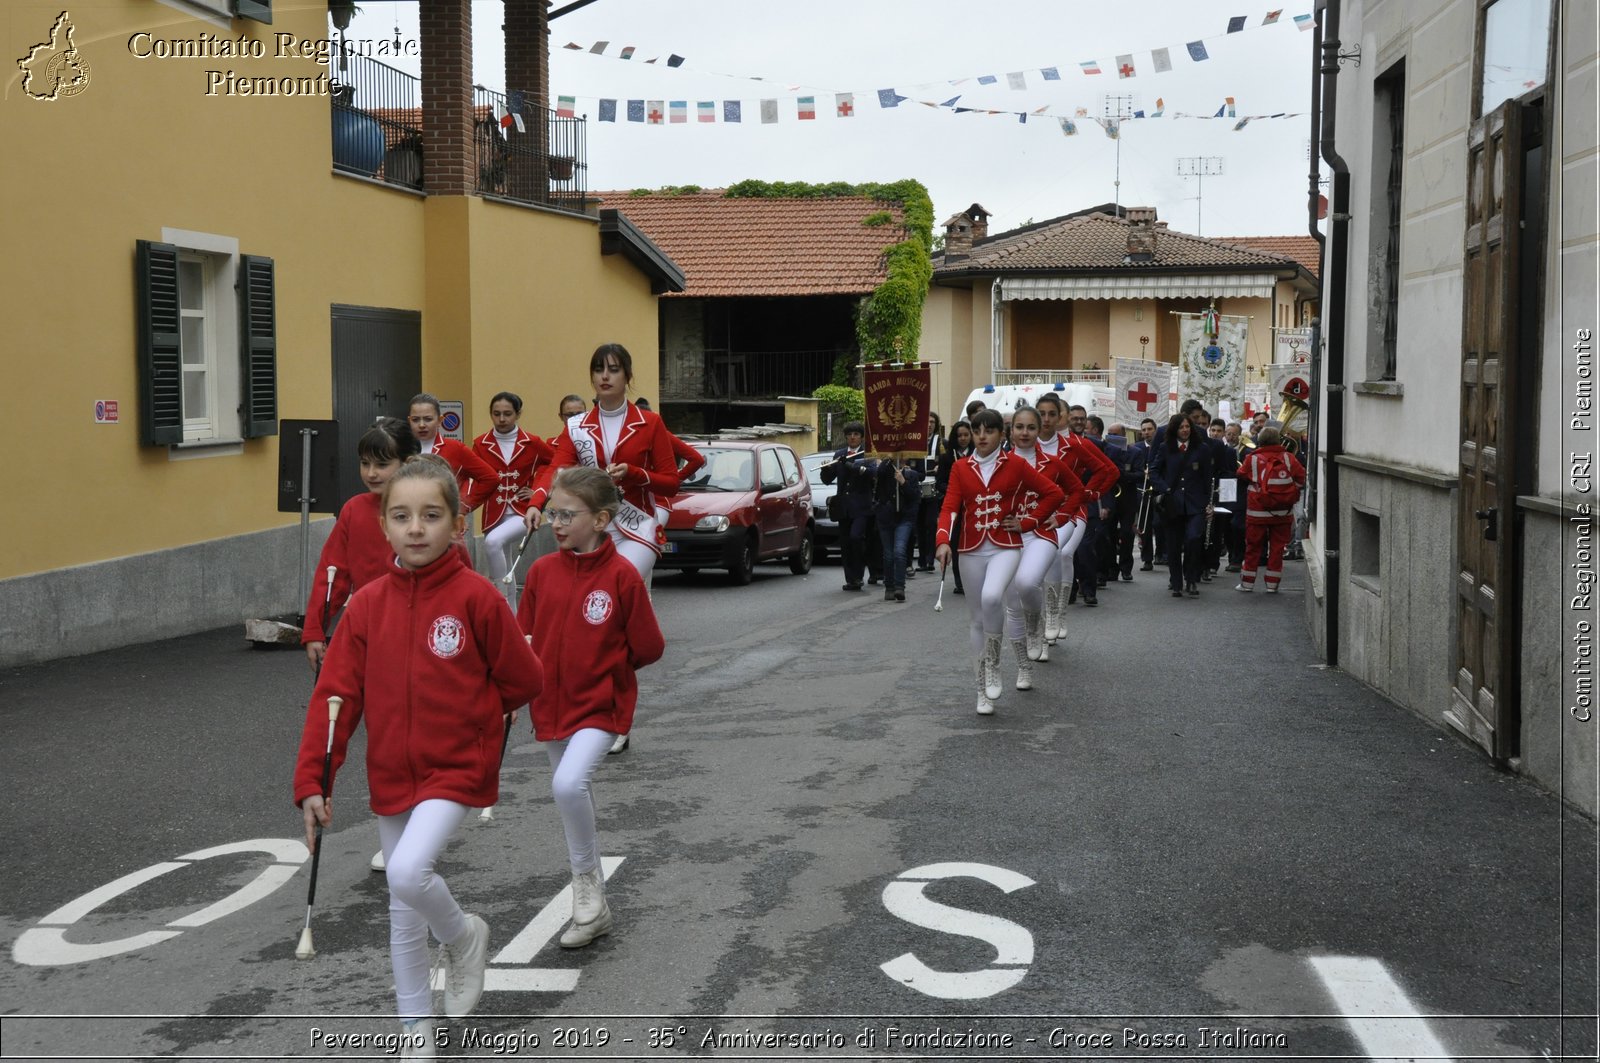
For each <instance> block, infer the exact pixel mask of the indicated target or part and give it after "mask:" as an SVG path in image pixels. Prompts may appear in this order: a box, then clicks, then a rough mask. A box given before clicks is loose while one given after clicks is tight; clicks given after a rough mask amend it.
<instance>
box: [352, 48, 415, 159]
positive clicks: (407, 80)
mask: <svg viewBox="0 0 1600 1063" xmlns="http://www.w3.org/2000/svg"><path fill="white" fill-rule="evenodd" d="M336 80H337V82H338V87H337V88H336V89H335V90H334V92H333V166H334V169H336V170H341V171H343V172H345V173H354V174H360V175H361V176H362V177H373V178H377V179H378V180H380V181H387V182H389V183H390V184H397V185H405V186H406V187H407V188H416V189H420V188H421V187H422V82H421V79H419V78H416V77H413V76H412V75H410V74H407V73H406V72H405V71H403V70H396V69H395V68H394V67H392V66H388V65H386V64H384V63H380V62H378V61H377V60H376V59H368V58H367V57H366V56H364V55H341V56H340V58H339V69H338V72H337V75H336Z"/></svg>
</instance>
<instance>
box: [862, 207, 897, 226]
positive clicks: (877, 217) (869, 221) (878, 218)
mask: <svg viewBox="0 0 1600 1063" xmlns="http://www.w3.org/2000/svg"><path fill="white" fill-rule="evenodd" d="M893 222H894V215H893V214H891V213H889V212H888V211H886V210H880V211H878V212H877V213H876V214H868V215H867V216H866V217H865V218H862V219H861V224H862V225H863V226H864V227H865V228H868V229H876V228H878V227H879V226H881V225H890V224H893Z"/></svg>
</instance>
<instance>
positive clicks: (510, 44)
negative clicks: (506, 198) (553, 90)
mask: <svg viewBox="0 0 1600 1063" xmlns="http://www.w3.org/2000/svg"><path fill="white" fill-rule="evenodd" d="M505 13H506V21H505V25H504V26H503V27H502V28H503V30H504V33H505V44H506V94H507V96H510V95H511V94H512V93H514V92H517V91H520V92H521V93H522V97H523V106H522V116H523V118H524V119H525V120H526V122H527V126H528V128H527V131H526V132H524V133H518V132H517V131H516V129H515V128H513V129H508V130H507V131H506V133H507V140H508V141H509V143H510V146H511V158H510V159H509V160H508V163H509V165H508V173H507V175H506V186H507V191H508V192H509V193H510V194H511V195H512V196H514V197H515V198H517V199H521V200H525V201H531V202H536V203H545V202H548V201H549V198H550V182H549V177H548V173H549V170H548V162H547V160H548V158H549V155H550V123H549V120H548V118H547V117H546V116H547V114H548V108H549V106H550V0H505Z"/></svg>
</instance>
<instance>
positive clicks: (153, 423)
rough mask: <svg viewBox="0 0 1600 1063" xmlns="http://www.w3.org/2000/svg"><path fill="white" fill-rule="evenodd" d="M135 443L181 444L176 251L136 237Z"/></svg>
mask: <svg viewBox="0 0 1600 1063" xmlns="http://www.w3.org/2000/svg"><path fill="white" fill-rule="evenodd" d="M136 261H137V268H136V271H135V272H136V273H137V277H138V293H139V442H141V443H145V444H148V445H152V446H165V445H167V444H169V443H182V442H183V362H182V354H181V353H180V351H179V348H178V343H179V340H178V337H179V326H178V249H177V248H176V247H174V246H173V245H172V244H158V243H152V242H151V241H149V240H140V241H139V245H138V253H137V256H136Z"/></svg>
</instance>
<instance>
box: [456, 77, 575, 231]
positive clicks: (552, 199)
mask: <svg viewBox="0 0 1600 1063" xmlns="http://www.w3.org/2000/svg"><path fill="white" fill-rule="evenodd" d="M472 103H473V112H474V113H475V114H477V115H478V116H479V118H478V123H477V128H476V129H475V131H474V134H473V144H474V146H475V148H476V151H477V160H478V193H479V194H480V195H486V196H500V197H503V198H505V199H513V200H516V201H517V202H519V203H538V204H541V205H543V206H547V207H557V208H559V209H561V210H571V211H577V212H579V213H582V212H583V211H584V210H586V209H587V207H588V196H587V194H586V190H587V188H588V179H589V165H588V155H587V152H586V148H585V131H584V120H583V119H582V118H565V117H562V116H561V115H558V114H556V113H555V112H554V111H551V110H547V109H545V108H543V107H536V106H533V105H532V104H531V103H530V102H528V101H527V99H526V98H525V95H524V94H523V93H512V94H511V96H510V97H509V98H508V97H506V96H505V95H503V94H501V93H498V92H493V91H491V90H489V89H485V88H474V89H473V94H472ZM502 115H504V116H506V117H505V118H504V119H502V118H501V117H500V116H502ZM519 117H520V118H521V122H520V123H519V122H518V121H517V119H518V118H519Z"/></svg>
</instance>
